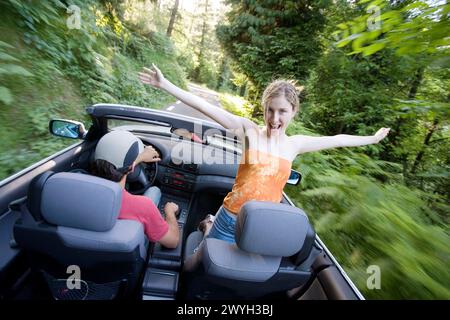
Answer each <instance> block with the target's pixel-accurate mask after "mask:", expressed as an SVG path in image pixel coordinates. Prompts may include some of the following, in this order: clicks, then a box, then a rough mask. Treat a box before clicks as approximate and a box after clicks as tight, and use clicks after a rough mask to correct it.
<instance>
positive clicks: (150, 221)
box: [119, 190, 169, 242]
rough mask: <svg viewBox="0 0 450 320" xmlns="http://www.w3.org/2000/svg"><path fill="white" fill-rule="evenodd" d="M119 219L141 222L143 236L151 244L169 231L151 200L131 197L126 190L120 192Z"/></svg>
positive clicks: (143, 197) (142, 197)
mask: <svg viewBox="0 0 450 320" xmlns="http://www.w3.org/2000/svg"><path fill="white" fill-rule="evenodd" d="M119 219H128V220H135V221H139V222H141V223H142V224H143V225H144V231H145V234H146V235H147V237H148V239H149V240H150V241H152V242H158V241H159V240H160V239H161V238H162V237H163V236H164V235H165V234H166V233H167V231H169V225H168V224H167V222H166V221H165V220H164V218H163V217H162V216H161V214H160V213H159V210H158V208H157V207H156V206H155V204H154V203H153V201H152V200H150V199H149V198H147V197H145V196H135V195H132V194H131V193H129V192H128V191H126V190H123V192H122V206H121V208H120V213H119Z"/></svg>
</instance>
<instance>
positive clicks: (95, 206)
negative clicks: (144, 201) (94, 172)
mask: <svg viewBox="0 0 450 320" xmlns="http://www.w3.org/2000/svg"><path fill="white" fill-rule="evenodd" d="M41 192H42V195H41V205H40V209H41V210H40V211H41V214H42V217H43V218H44V219H45V220H46V221H47V222H49V223H51V224H55V225H58V226H64V227H71V228H77V229H84V230H90V231H99V232H102V231H108V230H111V229H112V227H113V226H114V225H115V223H116V220H117V216H118V215H119V211H120V207H121V203H122V188H121V186H120V185H119V184H118V183H116V182H112V181H109V180H106V179H102V178H98V177H94V176H90V175H86V174H81V173H68V172H60V173H56V174H53V175H52V176H50V177H49V178H48V179H47V180H46V182H45V184H44V185H43V187H42V191H41Z"/></svg>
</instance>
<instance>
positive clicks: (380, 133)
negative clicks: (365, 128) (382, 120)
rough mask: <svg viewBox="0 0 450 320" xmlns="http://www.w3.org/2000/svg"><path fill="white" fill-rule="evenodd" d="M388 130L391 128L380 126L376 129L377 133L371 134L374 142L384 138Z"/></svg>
mask: <svg viewBox="0 0 450 320" xmlns="http://www.w3.org/2000/svg"><path fill="white" fill-rule="evenodd" d="M389 130H391V128H381V129H380V130H378V131H377V133H375V134H374V135H373V136H374V137H375V141H376V143H378V142H380V141H381V140H383V139H384V138H386V136H387V135H388V133H389Z"/></svg>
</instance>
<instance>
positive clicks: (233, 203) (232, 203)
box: [223, 150, 292, 214]
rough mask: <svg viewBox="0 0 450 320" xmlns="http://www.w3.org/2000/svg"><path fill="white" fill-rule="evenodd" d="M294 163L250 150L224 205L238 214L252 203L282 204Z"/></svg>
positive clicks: (246, 153) (245, 155) (245, 154)
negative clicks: (269, 202)
mask: <svg viewBox="0 0 450 320" xmlns="http://www.w3.org/2000/svg"><path fill="white" fill-rule="evenodd" d="M291 165H292V163H291V162H290V161H289V160H287V159H284V158H280V157H277V156H273V155H271V154H268V153H265V152H262V151H259V150H247V151H245V153H244V156H243V161H241V163H240V164H239V168H238V172H237V176H236V180H235V182H234V185H233V189H232V190H231V192H229V193H228V195H227V196H226V197H225V200H224V201H223V206H224V207H225V209H227V210H228V211H230V212H231V213H234V214H237V213H238V212H239V210H240V209H241V207H242V206H243V205H244V203H245V202H247V201H250V200H258V201H272V202H280V201H281V199H282V197H283V189H284V186H285V185H286V182H287V180H288V179H289V176H290V173H291Z"/></svg>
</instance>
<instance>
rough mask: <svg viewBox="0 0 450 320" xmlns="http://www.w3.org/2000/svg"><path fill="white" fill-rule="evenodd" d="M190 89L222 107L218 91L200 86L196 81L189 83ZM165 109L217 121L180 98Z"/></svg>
mask: <svg viewBox="0 0 450 320" xmlns="http://www.w3.org/2000/svg"><path fill="white" fill-rule="evenodd" d="M188 90H189V91H190V92H192V93H193V94H195V95H196V96H199V97H202V98H203V99H205V100H207V101H208V102H209V103H211V104H213V105H215V106H218V107H220V103H219V95H218V94H217V92H215V91H212V90H209V89H206V88H203V87H200V86H198V85H196V84H194V83H189V84H188ZM164 110H165V111H168V112H172V113H177V114H182V115H185V116H190V117H194V118H198V119H204V120H209V121H212V122H215V121H214V120H213V119H211V118H210V117H208V116H206V115H204V114H203V113H201V112H199V111H197V110H195V109H194V108H192V107H190V106H188V105H187V104H185V103H183V102H181V101H180V100H178V101H176V102H175V103H173V104H171V105H169V106H167V107H165V108H164Z"/></svg>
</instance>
